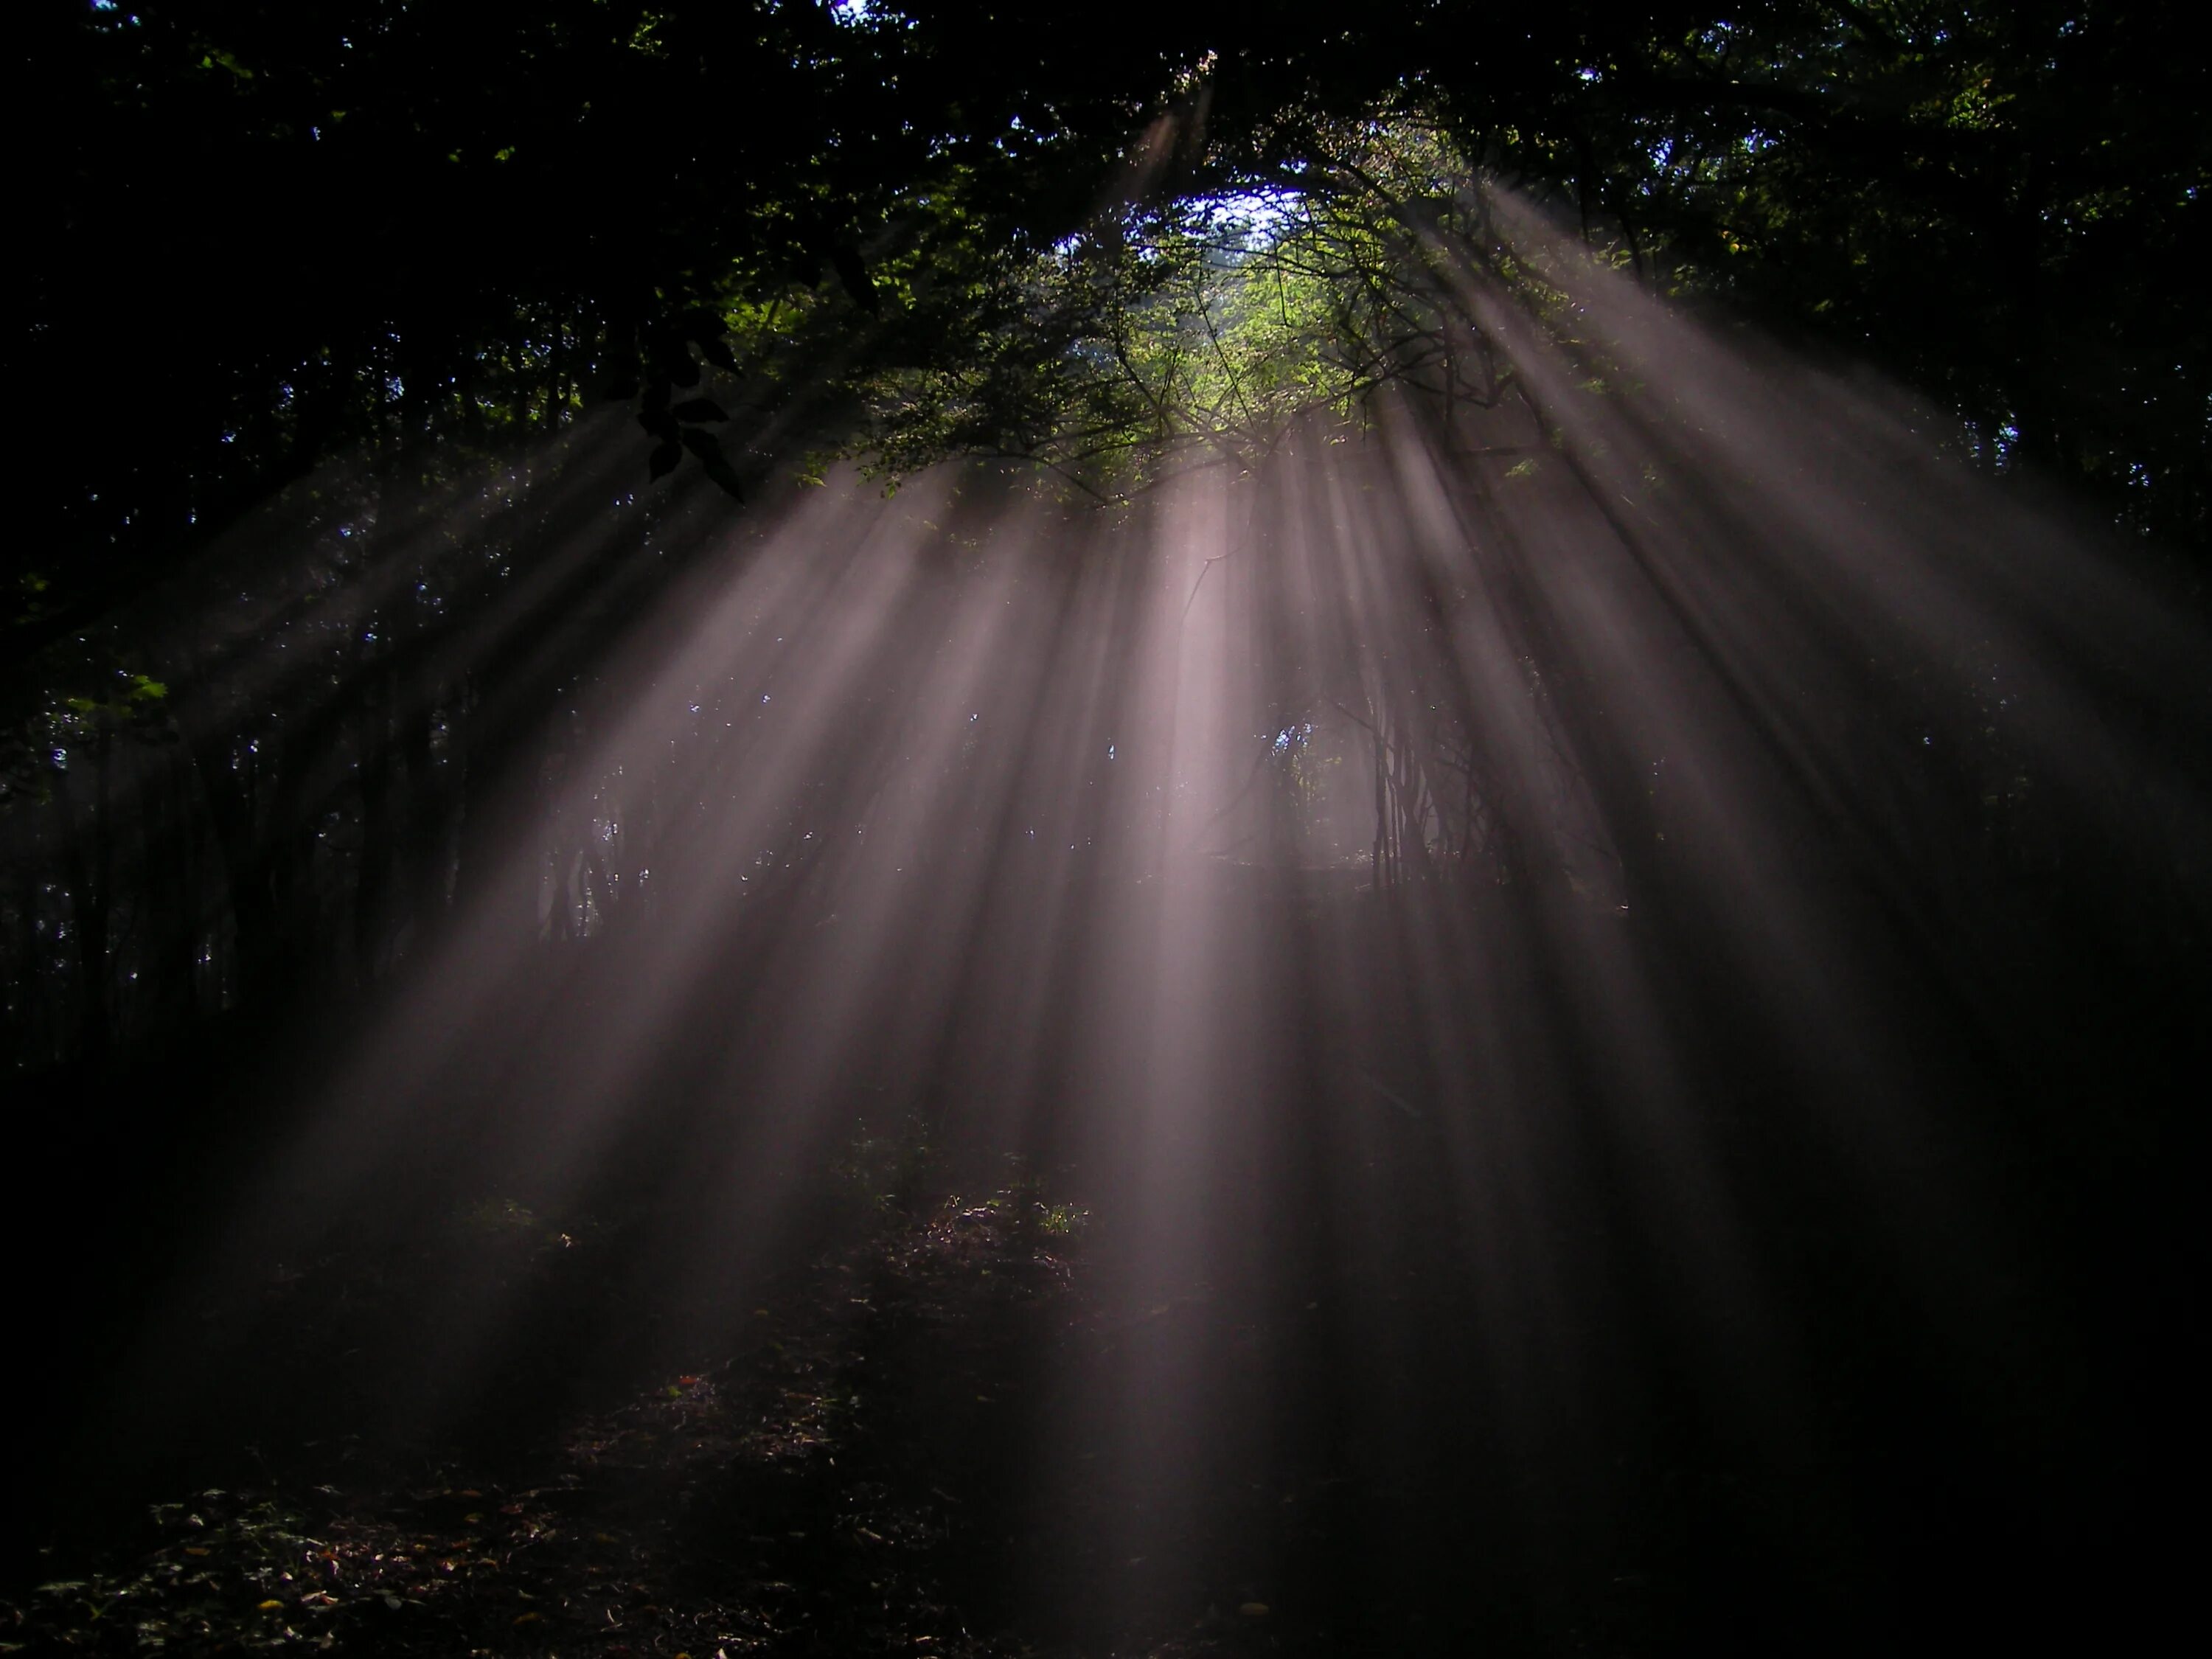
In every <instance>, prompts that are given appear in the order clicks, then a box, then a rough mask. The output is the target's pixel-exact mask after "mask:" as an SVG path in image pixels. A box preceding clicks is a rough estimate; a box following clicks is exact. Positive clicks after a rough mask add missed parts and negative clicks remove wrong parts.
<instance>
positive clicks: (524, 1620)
mask: <svg viewBox="0 0 2212 1659" xmlns="http://www.w3.org/2000/svg"><path fill="white" fill-rule="evenodd" d="M514 1622H515V1623H516V1624H518V1625H542V1624H544V1622H545V1615H544V1613H524V1614H523V1615H522V1616H521V1617H520V1619H518V1620H515V1621H514Z"/></svg>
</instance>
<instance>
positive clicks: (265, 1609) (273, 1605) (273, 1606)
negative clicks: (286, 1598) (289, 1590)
mask: <svg viewBox="0 0 2212 1659" xmlns="http://www.w3.org/2000/svg"><path fill="white" fill-rule="evenodd" d="M283 1607H284V1604H283V1602H282V1601H277V1600H276V1599H275V1598H274V1597H271V1598H270V1600H268V1601H264V1602H263V1603H262V1604H261V1605H260V1606H259V1607H256V1608H255V1609H254V1611H255V1612H256V1613H280V1612H282V1611H283Z"/></svg>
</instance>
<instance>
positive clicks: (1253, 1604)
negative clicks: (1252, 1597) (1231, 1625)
mask: <svg viewBox="0 0 2212 1659" xmlns="http://www.w3.org/2000/svg"><path fill="white" fill-rule="evenodd" d="M1237 1612H1239V1613H1243V1615H1244V1616H1245V1617H1246V1618H1247V1619H1265V1618H1266V1617H1267V1603H1266V1602H1265V1601H1247V1602H1246V1603H1245V1604H1244V1605H1243V1607H1239V1608H1237Z"/></svg>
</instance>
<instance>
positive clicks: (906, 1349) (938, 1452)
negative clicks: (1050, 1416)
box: [0, 1182, 1304, 1659]
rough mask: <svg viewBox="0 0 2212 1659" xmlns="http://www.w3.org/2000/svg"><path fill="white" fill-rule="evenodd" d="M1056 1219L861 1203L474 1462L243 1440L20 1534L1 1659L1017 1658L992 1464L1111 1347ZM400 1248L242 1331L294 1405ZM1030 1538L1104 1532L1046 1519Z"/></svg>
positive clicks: (509, 1226)
mask: <svg viewBox="0 0 2212 1659" xmlns="http://www.w3.org/2000/svg"><path fill="white" fill-rule="evenodd" d="M1083 1222H1084V1217H1083V1215H1082V1213H1081V1212H1079V1211H1078V1210H1076V1209H1074V1208H1073V1207H1072V1206H1064V1205H1048V1204H1047V1203H1045V1202H1044V1201H1043V1200H1042V1198H1041V1197H1040V1196H1039V1194H1038V1192H1037V1189H1036V1187H1035V1185H1034V1183H1024V1182H1015V1183H1014V1184H1012V1185H1011V1186H1008V1187H1006V1188H1002V1189H1001V1190H1000V1191H998V1192H995V1193H993V1194H990V1195H989V1196H987V1197H985V1198H981V1199H967V1200H963V1199H960V1198H957V1197H954V1198H945V1199H941V1200H935V1201H933V1202H931V1203H929V1204H927V1205H922V1206H915V1205H911V1204H909V1205H907V1206H891V1205H889V1204H885V1205H884V1206H882V1209H881V1211H880V1214H879V1216H878V1218H876V1219H874V1220H873V1221H872V1224H871V1225H866V1226H864V1227H863V1228H861V1229H860V1235H861V1236H860V1237H859V1238H857V1239H849V1238H848V1240H847V1241H846V1242H845V1243H842V1244H840V1245H838V1246H836V1247H835V1248H832V1249H828V1250H826V1251H825V1252H823V1254H822V1255H819V1256H818V1257H817V1258H816V1259H815V1260H814V1261H812V1262H811V1264H810V1265H809V1266H808V1267H806V1268H805V1270H804V1271H803V1272H802V1273H799V1274H798V1275H797V1276H795V1277H794V1279H793V1280H792V1281H791V1282H789V1283H788V1284H787V1285H783V1286H781V1288H780V1289H779V1290H778V1291H776V1292H775V1297H774V1300H773V1303H772V1305H767V1306H761V1307H758V1308H756V1309H752V1310H744V1315H745V1328H744V1331H743V1334H742V1335H741V1336H740V1337H739V1338H738V1340H736V1341H734V1342H733V1343H732V1345H731V1346H732V1349H733V1351H732V1352H727V1353H725V1354H723V1355H721V1356H720V1357H719V1358H716V1359H715V1361H714V1363H712V1364H705V1363H703V1362H702V1364H701V1368H700V1369H698V1370H671V1373H670V1374H669V1375H668V1376H665V1378H660V1379H658V1380H657V1381H655V1382H654V1383H653V1384H652V1385H651V1386H650V1387H649V1388H647V1389H642V1390H640V1391H637V1392H635V1394H634V1395H632V1397H630V1398H629V1399H628V1400H627V1401H624V1402H623V1403H619V1404H617V1405H615V1406H614V1407H612V1408H611V1409H605V1410H600V1411H596V1412H589V1413H582V1414H580V1415H576V1416H574V1417H571V1418H569V1419H568V1420H566V1421H565V1422H563V1423H562V1424H561V1425H560V1426H559V1427H558V1429H557V1430H556V1431H555V1432H553V1433H551V1434H549V1435H545V1436H543V1437H540V1438H539V1439H538V1441H537V1443H535V1444H526V1445H525V1446H523V1447H522V1448H521V1449H520V1450H519V1452H518V1451H508V1452H505V1453H502V1455H499V1456H497V1457H495V1458H490V1459H487V1460H485V1461H483V1462H477V1463H472V1462H471V1461H469V1457H468V1454H467V1453H466V1452H465V1451H464V1450H454V1449H451V1448H450V1447H448V1448H447V1449H446V1450H445V1452H444V1455H442V1456H441V1455H424V1453H423V1451H422V1449H421V1448H419V1447H418V1448H416V1449H414V1450H413V1451H412V1452H410V1453H407V1454H399V1453H395V1452H394V1451H392V1449H390V1448H389V1447H386V1448H383V1449H371V1448H370V1446H369V1444H368V1443H367V1442H364V1441H362V1439H360V1438H359V1437H345V1436H337V1437H333V1438H332V1439H331V1440H329V1441H325V1442H320V1443H315V1444H314V1445H313V1446H312V1447H311V1448H310V1449H307V1450H304V1451H302V1452H301V1453H300V1454H299V1455H291V1456H288V1455H284V1454H283V1453H264V1452H262V1451H260V1450H258V1449H257V1450H254V1451H253V1452H252V1460H251V1465H250V1467H251V1468H252V1469H253V1470H254V1471H255V1472H256V1473H258V1476H259V1478H258V1479H255V1480H251V1481H249V1482H247V1483H245V1484H241V1485H239V1486H236V1487H235V1488H233V1487H220V1488H216V1487H210V1488H207V1489H204V1490H200V1491H197V1492H187V1493H182V1494H178V1495H175V1496H173V1497H172V1498H168V1499H167V1500H166V1501H160V1502H155V1503H152V1504H150V1505H148V1506H145V1507H144V1508H143V1509H142V1510H141V1511H140V1513H141V1515H142V1516H143V1520H141V1521H140V1522H137V1526H136V1529H135V1535H130V1536H125V1537H118V1538H112V1539H111V1540H110V1541H109V1542H108V1544H107V1546H106V1547H105V1548H104V1549H101V1550H98V1551H94V1552H91V1553H89V1559H71V1558H72V1557H73V1556H74V1555H76V1554H77V1552H74V1551H71V1550H69V1549H67V1548H65V1547H64V1548H59V1549H54V1548H50V1549H47V1550H46V1551H43V1552H41V1563H40V1565H41V1567H42V1568H43V1569H44V1570H45V1571H48V1572H51V1574H52V1576H51V1577H47V1578H46V1580H45V1582H43V1583H38V1584H36V1585H35V1586H31V1587H28V1588H27V1589H26V1590H25V1591H24V1592H23V1593H22V1594H21V1595H20V1596H19V1598H18V1599H17V1600H15V1601H13V1602H0V1652H61V1653H85V1654H118V1655H119V1654H149V1653H157V1652H158V1653H166V1654H179V1655H182V1654H193V1655H197V1654H218V1653H252V1652H270V1651H288V1650H302V1649H308V1650H321V1651H338V1652H362V1653H388V1654H441V1655H483V1656H491V1655H532V1656H549V1659H550V1656H570V1659H574V1656H586V1655H592V1656H599V1655H604V1656H610V1659H613V1656H633V1655H636V1656H643V1655H656V1656H690V1659H709V1656H712V1659H735V1656H737V1655H739V1654H754V1653H762V1654H827V1653H835V1654H892V1653H897V1654H907V1655H916V1656H960V1655H1012V1654H1018V1653H1027V1652H1030V1651H1034V1650H1033V1649H1032V1648H1031V1647H1030V1645H1029V1644H1027V1643H1026V1642H1025V1641H1024V1640H1023V1639H1022V1638H1018V1637H1017V1636H1013V1635H1009V1634H1007V1633H1006V1632H1008V1631H1009V1630H1011V1629H1012V1628H1014V1627H1015V1626H1016V1625H1017V1624H1018V1620H1019V1615H1020V1607H1018V1605H1017V1603H1016V1602H1015V1601H1013V1600H1012V1599H1010V1595H1009V1592H1008V1589H1007V1587H1008V1586H1009V1585H1010V1584H1012V1583H1017V1582H1019V1581H1020V1580H1021V1577H1022V1570H1023V1568H1024V1565H1033V1561H1032V1560H1031V1558H1033V1557H1034V1555H1035V1553H1036V1551H1037V1550H1038V1549H1039V1548H1040V1547H1041V1543H1040V1535H1039V1534H1040V1528H1038V1527H1037V1526H1036V1524H1034V1522H1033V1519H1032V1518H1030V1517H1026V1516H1024V1515H1023V1514H1021V1513H1019V1511H1020V1510H1021V1509H1022V1504H1023V1501H1024V1500H1021V1499H1018V1498H1017V1497H1016V1495H1015V1488H1016V1485H1017V1476H1016V1474H1015V1471H1016V1469H1017V1467H1018V1466H1020V1465H1022V1464H1023V1462H1024V1454H1025V1452H1026V1450H1027V1449H1028V1448H1029V1447H1030V1445H1031V1443H1033V1442H1034V1440H1035V1438H1036V1429H1037V1417H1036V1395H1037V1392H1038V1389H1039V1386H1040V1379H1041V1378H1042V1376H1044V1375H1045V1374H1046V1373H1047V1372H1048V1371H1049V1370H1052V1369H1053V1368H1054V1366H1056V1365H1064V1364H1065V1363H1066V1362H1067V1361H1068V1360H1069V1359H1071V1358H1073V1360H1074V1361H1075V1363H1076V1364H1078V1365H1080V1364H1082V1363H1083V1360H1084V1358H1085V1352H1086V1351H1096V1350H1097V1348H1098V1347H1099V1346H1100V1345H1102V1344H1108V1343H1110V1341H1111V1340H1112V1334H1111V1333H1110V1332H1109V1331H1108V1330H1106V1329H1105V1328H1103V1322H1102V1319H1101V1316H1100V1315H1099V1312H1098V1310H1097V1306H1096V1304H1094V1302H1093V1301H1092V1299H1091V1298H1090V1297H1088V1296H1087V1295H1086V1293H1085V1289H1084V1286H1083V1285H1082V1282H1081V1274H1080V1273H1079V1261H1080V1259H1081V1255H1082V1252H1081V1249H1080V1242H1079V1234H1080V1232H1081V1230H1082V1226H1083ZM468 1230H469V1231H470V1232H471V1234H472V1235H473V1237H471V1239H470V1240H469V1243H471V1247H472V1249H473V1251H474V1255H475V1257H476V1260H477V1266H478V1267H479V1268H480V1269H483V1268H485V1266H486V1264H491V1266H490V1267H489V1269H488V1270H490V1271H495V1272H497V1273H500V1274H501V1275H503V1276H504V1277H505V1278H506V1279H507V1280H508V1281H509V1282H508V1284H507V1288H508V1289H510V1290H521V1291H529V1290H531V1289H532V1288H536V1289H538V1290H542V1289H543V1288H544V1285H545V1284H546V1283H547V1282H549V1281H551V1280H555V1279H559V1278H560V1277H561V1276H562V1274H564V1273H571V1274H572V1273H573V1272H574V1267H576V1266H577V1265H579V1263H580V1261H582V1260H583V1259H585V1258H587V1257H588V1255H590V1253H591V1250H592V1244H593V1242H594V1241H593V1240H592V1239H591V1238H590V1237H581V1238H580V1237H577V1236H575V1235H572V1234H571V1233H568V1232H562V1231H555V1230H554V1228H553V1227H552V1226H551V1225H549V1224H547V1223H544V1222H543V1221H541V1220H540V1219H539V1218H537V1217H536V1216H534V1215H532V1213H531V1212H528V1211H527V1210H526V1209H524V1208H522V1207H521V1206H519V1205H514V1204H511V1203H509V1204H504V1205H492V1206H484V1207H483V1209H482V1210H481V1211H480V1212H478V1213H477V1214H475V1215H473V1216H472V1217H471V1218H468ZM427 1260H428V1258H427V1257H422V1258H420V1259H413V1260H409V1261H394V1260H392V1259H384V1260H378V1261H365V1260H363V1259H362V1257H360V1256H359V1255H354V1256H343V1255H342V1256H337V1257H335V1258H333V1259H331V1260H330V1261H325V1262H323V1263H321V1264H319V1266H317V1267H313V1268H310V1269H307V1270H305V1271H303V1272H296V1273H283V1274H279V1275H277V1276H276V1279H273V1280H272V1281H271V1282H270V1284H269V1285H267V1286H266V1287H265V1290H264V1303H265V1304H266V1305H265V1306H264V1308H263V1309H262V1310H260V1318H259V1322H258V1326H257V1334H256V1335H255V1338H254V1340H255V1343H256V1346H257V1351H258V1357H259V1364H260V1366H261V1368H262V1369H263V1370H264V1373H265V1374H267V1375H275V1376H289V1384H288V1385H287V1386H288V1387H289V1389H290V1390H291V1392H293V1393H294V1394H295V1396H296V1395H300V1394H302V1393H305V1392H316V1391H319V1392H322V1393H324V1394H325V1395H328V1394H329V1393H330V1392H332V1391H335V1390H336V1389H337V1383H335V1382H334V1381H333V1373H332V1372H331V1367H332V1365H333V1363H334V1362H336V1361H337V1360H338V1359H339V1358H341V1357H342V1356H343V1355H344V1354H345V1353H347V1352H351V1351H349V1349H347V1348H346V1346H344V1345H345V1344H346V1343H348V1342H349V1341H350V1340H355V1339H356V1338H358V1337H359V1335H360V1334H361V1321H360V1319H359V1318H358V1317H353V1318H351V1319H350V1321H349V1316H348V1315H347V1314H346V1313H345V1312H344V1310H347V1309H349V1308H352V1309H356V1310H358V1309H361V1308H363V1307H366V1306H368V1305H370V1304H375V1303H378V1302H385V1303H389V1302H391V1301H392V1300H395V1299H398V1300H403V1301H404V1300H405V1299H408V1298H410V1297H413V1296H415V1295H417V1294H419V1293H420V1292H421V1291H422V1285H421V1284H420V1283H419V1282H416V1281H417V1280H419V1277H420V1275H421V1273H422V1272H424V1271H426V1267H425V1266H424V1263H425V1262H426V1261H427ZM602 1288H604V1287H602ZM332 1310H337V1311H332ZM278 1348H282V1349H283V1350H285V1351H284V1352H277V1351H276V1350H277V1349H278ZM331 1412H332V1415H333V1417H334V1418H342V1417H343V1409H342V1407H341V1406H340V1404H339V1403H338V1402H336V1401H332V1402H331ZM1085 1494H1086V1488H1085V1486H1083V1485H1082V1484H1080V1483H1078V1484H1077V1485H1075V1486H1072V1487H1071V1488H1070V1489H1068V1490H1067V1491H1066V1492H1061V1493H1060V1494H1058V1495H1057V1496H1055V1497H1054V1498H1052V1499H1051V1501H1052V1503H1054V1504H1055V1505H1059V1506H1061V1507H1062V1508H1063V1509H1067V1508H1078V1509H1079V1508H1080V1506H1082V1505H1083V1504H1085V1502H1086V1501H1087V1500H1086V1495H1085ZM1044 1530H1051V1531H1055V1532H1056V1533H1057V1534H1059V1535H1060V1537H1062V1538H1066V1537H1070V1536H1077V1535H1090V1536H1097V1537H1104V1536H1106V1535H1109V1534H1110V1532H1111V1528H1100V1527H1092V1526H1089V1525H1087V1524H1086V1519H1085V1517H1084V1516H1080V1515H1075V1514H1068V1513H1061V1514H1060V1515H1058V1516H1055V1517H1054V1525H1053V1526H1050V1527H1048V1528H1044ZM1116 1565H1120V1564H1116ZM1128 1565H1137V1564H1135V1563H1131V1564H1128ZM1076 1570H1077V1571H1079V1572H1082V1573H1085V1574H1090V1573H1093V1572H1098V1573H1103V1572H1108V1571H1110V1569H1109V1568H1108V1567H1107V1566H1106V1565H1104V1564H1103V1563H1098V1562H1079V1563H1078V1564H1077V1567H1076ZM1281 1622H1282V1621H1281V1620H1280V1619H1279V1617H1278V1615H1277V1613H1275V1611H1274V1609H1273V1608H1272V1607H1269V1606H1268V1605H1267V1604H1266V1603H1264V1602H1262V1601H1259V1600H1257V1599H1253V1600H1249V1601H1237V1602H1235V1603H1234V1604H1232V1605H1229V1606H1226V1607H1221V1606H1214V1607H1208V1608H1207V1609H1206V1612H1205V1613H1204V1615H1203V1616H1202V1617H1201V1618H1200V1620H1198V1621H1197V1622H1196V1623H1195V1625H1194V1626H1192V1627H1190V1628H1188V1630H1185V1631H1183V1632H1180V1633H1172V1634H1169V1635H1166V1636H1164V1637H1163V1636H1160V1635H1159V1634H1158V1632H1154V1633H1152V1635H1151V1636H1150V1637H1148V1638H1140V1639H1139V1644H1138V1645H1136V1646H1135V1647H1130V1648H1121V1649H1120V1650H1121V1651H1144V1652H1149V1653H1152V1654H1156V1655H1159V1656H1170V1655H1194V1654H1201V1653H1244V1652H1252V1651H1280V1650H1285V1649H1286V1648H1287V1649H1289V1650H1301V1649H1302V1648H1303V1646H1304V1644H1302V1643H1300V1642H1298V1641H1297V1639H1296V1638H1288V1639H1287V1640H1286V1638H1285V1635H1284V1634H1283V1632H1282V1631H1281V1629H1280V1626H1281ZM1117 1646H1118V1644H1117Z"/></svg>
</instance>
